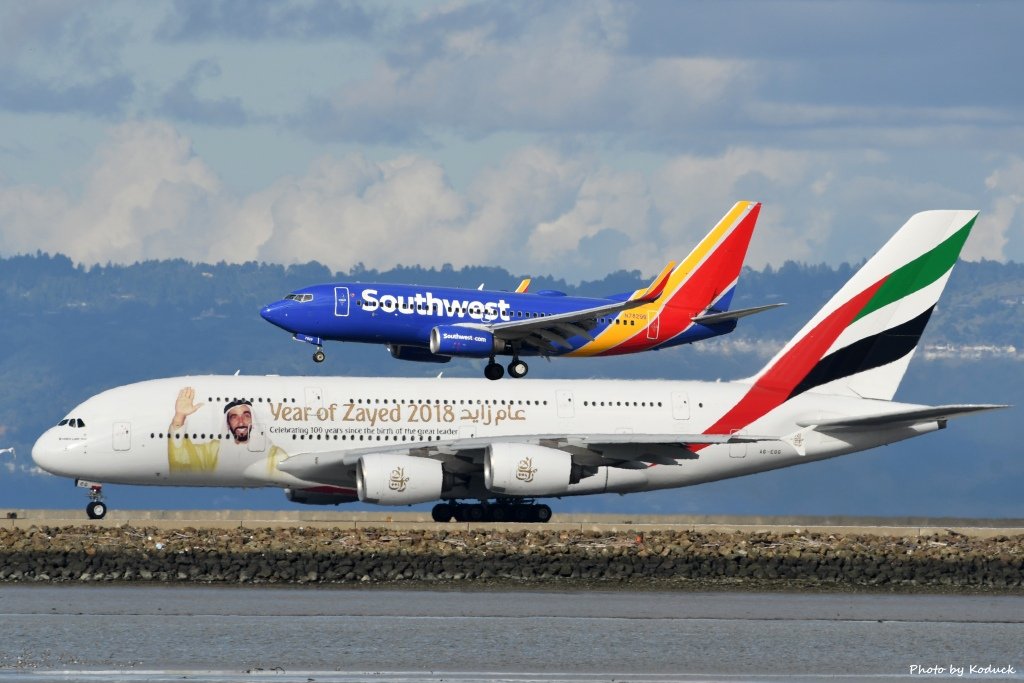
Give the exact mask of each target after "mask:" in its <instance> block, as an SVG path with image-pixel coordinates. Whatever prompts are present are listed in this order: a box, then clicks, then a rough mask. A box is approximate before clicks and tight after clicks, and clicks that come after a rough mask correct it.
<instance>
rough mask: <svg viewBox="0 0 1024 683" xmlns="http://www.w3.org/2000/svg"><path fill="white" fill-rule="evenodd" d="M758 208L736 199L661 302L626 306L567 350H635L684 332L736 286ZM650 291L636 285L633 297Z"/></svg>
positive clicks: (674, 277) (590, 353) (585, 353)
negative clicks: (611, 320) (614, 320)
mask: <svg viewBox="0 0 1024 683" xmlns="http://www.w3.org/2000/svg"><path fill="white" fill-rule="evenodd" d="M760 210H761V204H760V202H749V201H743V202H737V203H736V204H735V205H734V206H733V207H732V209H730V210H729V212H728V213H727V214H725V216H724V217H723V218H722V220H720V221H719V222H718V224H717V225H716V226H715V227H714V228H713V229H712V230H711V232H709V233H708V234H707V235H706V236H705V237H704V239H703V240H701V241H700V243H699V244H698V245H697V246H696V247H695V248H694V249H693V251H691V252H690V254H689V255H688V256H687V257H686V258H685V259H683V261H682V262H681V263H680V264H679V265H678V266H677V267H676V268H675V269H674V270H673V271H672V273H671V275H670V276H669V277H668V281H667V282H666V283H665V287H664V293H663V294H662V296H661V297H660V298H658V300H657V301H654V302H652V303H649V304H645V305H643V306H637V307H636V308H632V309H630V310H628V311H623V312H622V313H620V314H619V315H618V319H619V321H620V324H611V325H608V326H607V327H605V328H604V329H603V330H602V331H601V332H600V333H599V334H598V335H597V336H596V337H595V338H594V340H593V341H590V342H587V343H586V344H584V345H583V346H581V347H580V348H578V349H576V350H575V351H571V352H569V353H567V354H565V355H567V356H608V355H617V354H622V353H633V352H635V351H643V350H645V349H649V348H653V347H655V346H659V345H661V344H664V343H665V342H667V341H669V340H670V339H672V338H673V337H675V336H677V335H679V334H681V333H682V332H684V331H685V330H686V329H687V328H689V327H690V326H691V325H692V324H693V321H692V320H691V319H692V318H693V316H695V315H697V314H699V313H701V312H703V311H704V310H705V309H707V308H708V306H710V305H711V304H713V303H714V302H715V301H717V300H718V299H719V298H721V296H722V295H723V294H724V293H726V292H727V291H729V289H731V288H732V287H733V286H735V283H736V280H737V279H738V278H739V274H740V270H741V269H742V267H743V260H744V258H745V257H746V254H747V246H748V245H749V244H750V238H751V236H752V235H753V233H754V226H755V225H756V224H757V217H758V214H759V212H760ZM659 278H660V276H659ZM655 282H657V280H655ZM648 289H649V288H648ZM646 291H648V290H637V291H636V292H634V294H633V295H632V296H631V297H630V298H639V297H641V296H643V294H644V293H645V292H646ZM623 323H625V324H623ZM630 323H633V324H630Z"/></svg>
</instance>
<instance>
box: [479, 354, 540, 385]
mask: <svg viewBox="0 0 1024 683" xmlns="http://www.w3.org/2000/svg"><path fill="white" fill-rule="evenodd" d="M529 371H530V366H529V365H527V364H526V363H525V362H524V361H522V360H520V359H519V356H513V357H512V362H511V363H509V364H508V376H509V377H513V378H516V379H518V378H520V377H526V373H528V372H529ZM504 376H505V368H503V367H501V366H500V365H499V364H498V363H497V362H495V360H494V356H491V359H490V361H488V363H487V365H486V366H485V367H484V377H486V378H487V379H490V380H496V379H501V378H502V377H504Z"/></svg>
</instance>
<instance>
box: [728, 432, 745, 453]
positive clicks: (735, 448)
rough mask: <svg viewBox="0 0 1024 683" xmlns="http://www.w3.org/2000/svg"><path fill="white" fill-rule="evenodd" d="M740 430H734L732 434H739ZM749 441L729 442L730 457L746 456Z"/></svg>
mask: <svg viewBox="0 0 1024 683" xmlns="http://www.w3.org/2000/svg"><path fill="white" fill-rule="evenodd" d="M739 433H740V432H739V431H738V430H735V429H734V430H732V432H731V434H734V435H738V434H739ZM747 445H748V444H747V443H746V442H741V443H731V444H729V457H730V458H745V457H747Z"/></svg>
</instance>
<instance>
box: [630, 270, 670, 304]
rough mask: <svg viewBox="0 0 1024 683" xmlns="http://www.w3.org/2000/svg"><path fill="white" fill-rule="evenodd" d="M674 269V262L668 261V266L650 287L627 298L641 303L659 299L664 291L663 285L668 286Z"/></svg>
mask: <svg viewBox="0 0 1024 683" xmlns="http://www.w3.org/2000/svg"><path fill="white" fill-rule="evenodd" d="M675 267H676V262H675V261H669V262H668V265H667V266H665V268H664V269H663V270H662V271H661V273H659V274H658V277H656V278H654V281H653V282H651V284H650V286H649V287H648V288H647V289H645V290H643V292H639V293H637V294H634V295H633V296H631V297H630V298H629V300H630V301H643V302H645V303H647V302H651V301H657V300H658V297H660V296H661V294H662V292H664V291H665V285H667V284H668V279H669V277H670V276H671V275H672V271H673V270H675Z"/></svg>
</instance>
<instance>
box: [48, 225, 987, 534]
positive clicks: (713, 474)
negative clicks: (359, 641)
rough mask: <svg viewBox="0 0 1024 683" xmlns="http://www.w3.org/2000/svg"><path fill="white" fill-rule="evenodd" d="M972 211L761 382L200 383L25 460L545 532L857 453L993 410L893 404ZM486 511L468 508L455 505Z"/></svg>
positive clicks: (147, 391) (879, 262)
mask: <svg viewBox="0 0 1024 683" xmlns="http://www.w3.org/2000/svg"><path fill="white" fill-rule="evenodd" d="M976 216H977V212H973V211H927V212H924V213H919V214H916V215H915V216H913V217H912V218H911V219H910V220H909V221H908V222H907V223H906V225H904V226H903V228H902V229H900V231H899V232H897V233H896V235H895V236H894V237H893V238H892V239H890V240H889V242H888V243H887V244H886V245H885V246H884V247H883V248H882V249H881V250H880V251H879V252H878V253H877V254H876V255H875V256H874V257H872V258H871V259H870V260H869V261H868V262H867V263H866V264H865V265H864V266H863V267H862V268H861V269H860V270H859V271H858V272H857V273H856V274H855V275H854V276H853V277H852V278H851V279H850V281H849V282H848V283H847V284H846V285H845V286H844V287H843V288H842V289H841V290H840V291H839V292H838V293H837V294H836V295H835V296H833V297H832V299H831V300H830V301H829V302H828V303H827V304H826V305H825V306H824V308H822V309H821V311H819V312H818V313H817V315H815V316H814V317H813V318H812V319H811V321H810V322H809V323H807V325H806V326H804V328H803V329H802V330H801V331H800V332H799V333H798V334H797V335H796V336H795V337H794V338H793V339H792V340H791V341H790V342H789V343H787V344H786V345H785V346H784V347H783V348H782V349H781V350H780V351H779V352H778V353H777V354H776V356H775V357H774V358H773V359H772V360H771V361H770V362H769V363H768V364H767V365H766V366H765V367H764V368H763V369H762V370H761V371H760V372H758V373H757V374H755V375H754V376H753V377H750V378H748V379H745V380H740V381H735V382H693V381H615V380H564V381H563V380H536V381H523V382H512V383H498V384H495V383H492V382H487V381H484V380H474V379H407V378H396V379H386V378H358V377H351V378H348V377H336V378H324V377H276V376H270V377H239V376H207V377H202V376H196V377H176V378H171V379H159V380H152V381H148V382H140V383H138V384H131V385H128V386H123V387H118V388H116V389H111V390H109V391H105V392H103V393H101V394H99V395H97V396H94V397H93V398H90V399H89V400H87V401H85V402H84V403H82V404H81V405H79V406H78V407H76V408H75V409H74V410H72V411H71V412H70V413H68V416H67V417H65V418H64V419H63V420H61V421H60V423H59V424H58V425H57V426H56V427H53V428H51V429H50V430H48V431H47V432H46V433H45V434H43V435H42V436H41V437H40V438H39V440H38V441H37V442H36V444H35V446H34V448H33V450H32V456H33V458H34V459H35V461H36V463H38V465H39V466H40V467H42V468H43V469H45V470H48V471H49V472H52V473H54V474H58V475H63V476H67V477H75V478H76V479H77V480H79V485H82V486H85V487H88V488H90V490H91V495H92V498H93V501H92V502H91V503H90V504H89V507H88V512H89V515H90V516H91V517H102V516H103V515H104V513H105V512H106V506H105V505H104V504H103V503H102V502H101V500H100V494H101V484H100V482H110V483H123V484H157V485H165V486H245V487H253V486H278V487H281V488H283V489H285V492H286V494H287V496H288V498H289V499H290V500H293V501H296V502H300V503H312V504H336V503H343V502H349V501H355V500H361V501H364V502H368V503H378V504H381V505H411V504H415V503H424V502H428V501H434V500H440V501H444V502H441V503H439V504H437V505H436V506H435V507H434V519H436V520H438V521H442V520H445V521H447V520H450V519H451V518H453V517H454V518H455V519H459V520H464V519H466V520H482V519H489V520H522V521H527V520H530V521H546V520H547V519H549V518H550V516H551V509H550V508H549V507H548V506H547V505H541V504H537V503H536V500H537V499H538V498H546V497H561V496H572V495H583V494H590V493H607V492H616V493H632V492H636V491H651V490H655V489H667V488H674V487H681V486H690V485H693V484H700V483H704V482H709V481H716V480H719V479H725V478H728V477H737V476H741V475H745V474H751V473H754V472H763V471H766V470H772V469H777V468H780V467H789V466H792V465H797V464H800V463H805V462H812V461H815V460H822V459H824V458H831V457H835V456H837V455H843V454H845V453H853V452H855V451H861V450H865V449H868V448H874V447H876V446H881V445H883V444H888V443H893V442H895V441H901V440H903V439H907V438H910V437H913V436H919V435H921V434H926V433H928V432H933V431H936V430H939V429H942V428H944V427H945V426H946V422H947V420H949V419H950V418H953V417H958V416H961V415H966V414H968V413H974V412H978V411H982V410H989V409H992V408H998V407H1003V406H995V405H942V406H926V405H912V404H906V403H896V402H893V401H892V397H893V395H894V394H895V392H896V389H897V387H898V385H899V383H900V380H901V379H902V377H903V374H904V372H905V371H906V369H907V366H908V364H909V363H910V359H911V356H912V355H913V352H914V349H915V348H916V347H917V344H918V341H919V339H920V337H921V333H922V331H923V330H924V328H925V324H926V323H927V322H928V318H929V316H930V315H931V313H932V310H933V308H934V307H935V304H936V302H937V301H938V299H939V295H940V294H941V292H942V289H943V287H944V286H945V284H946V281H947V280H948V278H949V274H950V272H951V270H952V268H953V264H954V263H955V262H956V260H957V256H958V255H959V253H960V249H961V247H962V246H963V244H964V241H965V240H966V239H967V235H968V233H969V232H970V230H971V227H972V226H973V225H974V221H975V218H976ZM463 500H478V501H480V502H479V503H472V504H470V503H463V502H459V501H463Z"/></svg>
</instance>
